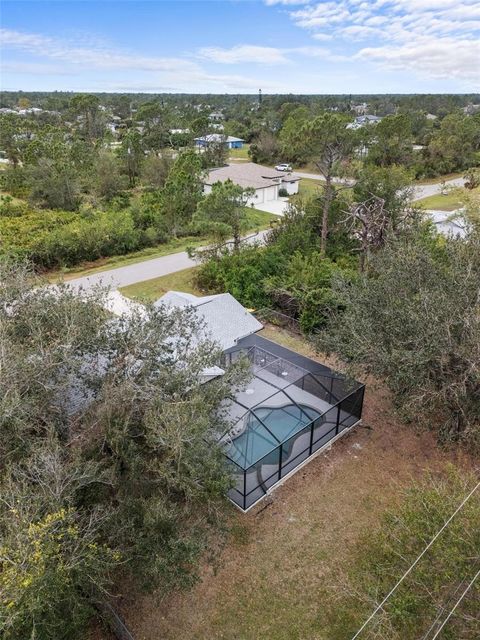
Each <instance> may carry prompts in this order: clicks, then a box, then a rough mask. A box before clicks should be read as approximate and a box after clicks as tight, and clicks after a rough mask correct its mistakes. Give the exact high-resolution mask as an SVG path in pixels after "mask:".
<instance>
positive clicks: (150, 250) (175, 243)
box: [47, 207, 276, 282]
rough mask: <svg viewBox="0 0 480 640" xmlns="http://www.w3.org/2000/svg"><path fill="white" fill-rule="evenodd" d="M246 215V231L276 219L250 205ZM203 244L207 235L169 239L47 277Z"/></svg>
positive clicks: (122, 263) (67, 277)
mask: <svg viewBox="0 0 480 640" xmlns="http://www.w3.org/2000/svg"><path fill="white" fill-rule="evenodd" d="M247 217H248V229H247V233H250V232H252V231H260V230H261V229H268V228H269V227H270V222H271V221H272V220H275V219H276V216H274V215H273V214H271V213H268V212H267V211H259V210H258V209H252V208H250V207H249V208H248V209H247ZM205 244H208V237H206V236H203V237H198V236H186V237H184V238H177V239H173V240H170V241H169V242H166V243H165V244H160V245H158V246H156V247H147V248H146V249H141V250H140V251H134V252H133V253H128V254H125V255H120V256H111V257H109V258H100V259H99V260H95V261H93V262H87V263H83V264H81V265H78V266H75V267H71V268H65V269H62V270H55V271H50V272H49V273H48V274H47V279H48V280H49V281H50V282H57V281H58V280H60V279H61V280H71V279H72V278H80V277H82V276H85V275H87V274H90V273H99V272H102V271H108V270H109V269H116V268H117V267H125V266H127V265H129V264H136V263H137V262H143V261H144V260H150V259H152V258H160V257H161V256H166V255H170V254H172V253H178V252H180V251H185V250H186V249H187V247H201V246H202V245H205Z"/></svg>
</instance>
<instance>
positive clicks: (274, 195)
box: [203, 162, 300, 205]
mask: <svg viewBox="0 0 480 640" xmlns="http://www.w3.org/2000/svg"><path fill="white" fill-rule="evenodd" d="M227 180H231V181H232V182H233V183H234V184H238V185H239V186H240V187H243V188H244V189H253V190H254V194H253V196H252V197H251V198H250V199H249V201H248V204H249V205H257V204H259V203H261V202H269V201H272V200H278V199H279V192H280V189H285V191H286V192H287V193H288V195H293V194H295V193H298V184H299V181H300V176H297V175H295V174H294V173H285V172H283V171H276V170H275V169H271V168H270V167H263V166H262V165H259V164H255V163H254V162H242V164H230V165H227V166H226V167H220V168H219V169H212V170H211V171H209V173H208V175H207V177H206V178H205V180H204V187H203V189H204V193H210V191H211V190H212V185H214V184H215V183H216V182H226V181H227Z"/></svg>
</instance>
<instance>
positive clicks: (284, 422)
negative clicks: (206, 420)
mask: <svg viewBox="0 0 480 640" xmlns="http://www.w3.org/2000/svg"><path fill="white" fill-rule="evenodd" d="M320 415H321V414H320V413H319V412H318V411H316V410H315V409H312V408H311V407H307V406H306V405H294V404H291V405H286V406H283V407H257V408H256V409H255V410H254V411H253V410H252V411H250V413H249V414H248V415H247V416H246V417H245V428H244V430H243V432H242V433H241V434H240V435H239V436H237V437H236V438H234V439H233V440H232V441H231V442H230V443H229V444H228V445H227V446H226V453H227V455H228V457H229V458H230V459H231V460H233V461H234V462H236V463H237V464H238V465H239V466H240V467H242V468H243V469H247V468H248V467H250V466H251V465H252V464H254V463H255V462H257V461H258V460H260V459H261V458H263V457H264V456H266V455H267V454H268V453H270V452H271V451H274V450H275V449H276V448H277V447H278V446H279V444H280V443H283V442H286V441H287V440H288V439H289V438H291V437H292V436H293V435H295V434H296V433H298V432H299V431H301V430H302V429H303V428H304V427H306V426H307V425H308V424H310V423H311V422H312V421H313V420H315V419H316V418H318V417H319V416H320ZM284 456H288V447H285V450H284Z"/></svg>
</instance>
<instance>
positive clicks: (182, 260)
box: [66, 230, 268, 289]
mask: <svg viewBox="0 0 480 640" xmlns="http://www.w3.org/2000/svg"><path fill="white" fill-rule="evenodd" d="M267 233H268V230H266V231H260V232H259V233H257V234H254V235H251V236H248V237H247V242H263V239H264V238H265V236H266V234H267ZM197 264H198V263H197V262H195V261H194V260H192V259H191V258H189V257H188V255H187V252H186V251H181V252H179V253H171V254H170V255H168V256H161V257H160V258H152V259H151V260H145V261H143V262H137V263H136V264H131V265H127V266H125V267H117V268H116V269H110V270H108V271H101V272H99V273H92V274H91V275H89V276H83V277H81V278H74V279H72V280H69V281H68V282H67V283H66V284H68V285H69V286H71V287H73V288H75V289H79V288H80V287H82V288H84V289H88V288H90V287H93V286H95V285H99V284H101V285H103V286H107V287H112V289H118V288H119V287H126V286H127V285H129V284H135V283H136V282H143V281H144V280H152V279H153V278H159V277H160V276H166V275H168V274H169V273H175V272H176V271H181V270H182V269H188V268H189V267H194V266H196V265H197Z"/></svg>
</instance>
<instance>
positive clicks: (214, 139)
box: [195, 133, 245, 149]
mask: <svg viewBox="0 0 480 640" xmlns="http://www.w3.org/2000/svg"><path fill="white" fill-rule="evenodd" d="M244 142H245V140H242V138H235V137H234V136H223V135H221V134H220V133H209V134H208V135H206V136H201V137H200V138H195V146H196V147H198V148H205V147H208V145H210V144H220V143H223V144H224V145H225V146H226V147H228V149H241V148H242V147H243V143H244Z"/></svg>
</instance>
